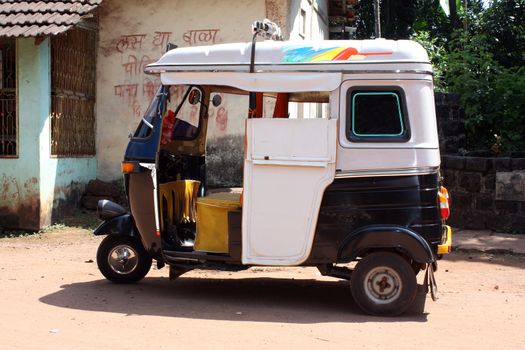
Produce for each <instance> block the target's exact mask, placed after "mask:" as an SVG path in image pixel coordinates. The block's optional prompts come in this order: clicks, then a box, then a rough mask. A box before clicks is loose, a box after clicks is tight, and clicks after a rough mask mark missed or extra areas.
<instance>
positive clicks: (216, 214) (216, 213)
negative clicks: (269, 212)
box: [194, 192, 241, 253]
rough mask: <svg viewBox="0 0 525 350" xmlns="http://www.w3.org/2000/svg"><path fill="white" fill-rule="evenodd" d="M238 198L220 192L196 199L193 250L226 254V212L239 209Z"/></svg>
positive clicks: (232, 194) (235, 195)
mask: <svg viewBox="0 0 525 350" xmlns="http://www.w3.org/2000/svg"><path fill="white" fill-rule="evenodd" d="M240 197H241V194H240V193H224V192H220V193H212V194H210V195H208V196H206V197H200V198H197V237H196V239H195V245H194V249H195V250H198V251H204V252H210V253H228V212H230V211H233V210H237V209H240V208H241V202H240Z"/></svg>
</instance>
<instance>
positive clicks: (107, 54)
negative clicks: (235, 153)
mask: <svg viewBox="0 0 525 350" xmlns="http://www.w3.org/2000/svg"><path fill="white" fill-rule="evenodd" d="M300 8H302V9H303V10H304V12H305V14H306V21H307V23H308V29H307V31H306V32H305V33H304V38H310V37H314V38H325V37H327V36H328V27H327V23H326V13H327V10H326V8H327V5H326V1H324V0H322V1H312V2H310V1H308V0H302V1H299V0H285V1H282V0H280V1H279V0H229V1H216V0H201V1H192V0H178V1H171V0H159V1H147V2H144V1H140V0H128V1H124V0H106V1H104V2H103V3H102V5H101V6H100V9H99V14H100V22H99V33H100V36H99V52H98V61H97V67H98V68H97V160H98V172H97V176H98V178H100V179H102V180H115V179H117V178H119V177H120V176H121V175H120V162H121V161H122V158H123V153H124V151H125V148H126V145H127V141H128V135H129V134H131V133H133V131H134V130H135V128H136V126H137V124H138V122H139V120H140V118H141V117H142V115H143V113H144V112H145V110H146V108H147V106H148V103H149V101H150V100H151V98H152V96H153V94H154V92H155V89H156V87H157V86H158V84H159V83H160V81H159V79H158V77H156V76H146V75H145V74H144V73H143V69H144V66H145V65H147V64H148V63H150V62H154V61H155V60H157V59H158V58H159V57H160V56H161V55H162V54H163V53H164V52H165V49H166V44H167V43H168V42H171V43H173V44H176V45H178V46H179V47H184V46H194V45H195V46H196V45H211V44H220V43H229V42H239V41H249V40H251V31H250V28H251V24H252V23H253V22H254V21H255V20H260V19H264V18H269V19H270V20H273V21H275V22H276V23H277V24H279V25H280V26H281V27H282V29H283V34H284V35H285V37H287V36H288V34H289V33H291V34H290V38H294V39H302V38H303V37H301V36H298V35H296V34H294V33H296V32H298V29H296V28H295V27H296V26H297V25H298V24H299V23H302V22H300V21H299V20H298V19H297V15H296V13H300V11H299V9H300ZM298 11H299V12H298ZM321 13H322V14H324V15H323V16H321V15H320V14H321ZM321 17H323V19H321ZM321 33H322V35H321ZM228 98H229V100H225V101H224V102H223V105H221V106H226V108H225V109H222V110H220V111H219V109H217V110H216V111H215V110H213V109H210V120H211V123H210V125H209V128H208V132H209V134H210V137H211V141H210V142H209V144H208V145H209V146H210V147H214V148H215V149H224V150H228V148H229V145H231V143H232V142H233V143H234V144H236V145H237V144H238V145H239V147H242V139H241V141H240V142H239V137H240V135H241V134H242V133H243V132H244V122H243V119H242V118H241V117H242V115H244V114H245V113H246V111H247V104H246V103H244V102H241V101H242V99H238V100H237V99H236V98H235V96H233V97H228ZM219 114H220V117H218V116H219ZM226 146H228V147H226ZM218 158H219V159H220V158H221V156H219V157H218Z"/></svg>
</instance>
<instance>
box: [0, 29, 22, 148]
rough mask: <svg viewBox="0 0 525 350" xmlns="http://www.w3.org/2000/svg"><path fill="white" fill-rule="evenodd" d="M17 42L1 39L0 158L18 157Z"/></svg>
mask: <svg viewBox="0 0 525 350" xmlns="http://www.w3.org/2000/svg"><path fill="white" fill-rule="evenodd" d="M16 112H17V111H16V42H15V39H11V38H9V39H0V158H16V157H17V156H18V118H17V113H16Z"/></svg>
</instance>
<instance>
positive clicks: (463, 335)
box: [0, 229, 525, 350]
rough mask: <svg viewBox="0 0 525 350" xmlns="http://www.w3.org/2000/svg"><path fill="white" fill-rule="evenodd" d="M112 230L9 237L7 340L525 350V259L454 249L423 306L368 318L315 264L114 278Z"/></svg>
mask: <svg viewBox="0 0 525 350" xmlns="http://www.w3.org/2000/svg"><path fill="white" fill-rule="evenodd" d="M100 240H101V238H99V237H93V236H91V235H90V233H89V231H86V230H81V229H66V230H59V231H56V232H50V233H45V234H41V235H38V236H30V237H19V238H2V239H0V266H1V267H0V268H1V271H0V293H1V294H0V295H1V297H0V312H1V314H0V349H189V348H196V349H226V348H227V349H282V348H287V349H290V350H291V349H301V348H315V349H335V348H338V349H341V348H343V347H344V348H349V349H367V348H368V349H376V348H380V347H381V348H385V347H387V348H391V349H436V348H447V349H525V331H524V329H523V325H524V324H525V273H524V272H525V270H524V269H525V258H524V257H516V256H490V255H480V254H476V253H471V254H459V253H455V254H452V255H451V256H449V257H448V258H447V259H446V260H442V261H441V262H440V266H439V271H438V272H437V274H436V278H437V281H438V285H439V287H440V299H439V300H438V301H437V302H432V301H431V300H430V297H427V302H426V307H425V312H424V313H423V314H408V315H405V316H402V317H398V318H380V317H371V316H366V315H363V314H362V313H361V312H360V310H359V309H358V307H357V306H356V305H355V304H354V302H353V300H352V297H351V295H350V291H349V285H348V282H346V281H339V280H337V279H334V278H328V277H322V276H320V274H319V273H318V272H317V270H316V269H313V268H286V269H275V268H256V269H250V270H247V271H243V272H236V273H229V272H210V271H193V272H190V273H188V274H186V275H184V276H183V277H181V278H179V279H178V280H176V281H174V282H170V281H169V279H168V278H167V275H168V271H167V269H162V270H156V269H152V271H151V272H150V273H149V274H148V276H147V277H146V278H145V279H144V280H143V281H142V282H141V283H139V284H136V285H115V284H111V283H110V282H108V281H106V280H105V279H103V277H102V275H101V274H100V273H99V271H98V269H97V266H96V263H94V262H93V260H95V254H96V249H97V247H98V243H99V242H100Z"/></svg>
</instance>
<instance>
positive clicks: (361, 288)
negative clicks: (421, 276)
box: [350, 252, 417, 316]
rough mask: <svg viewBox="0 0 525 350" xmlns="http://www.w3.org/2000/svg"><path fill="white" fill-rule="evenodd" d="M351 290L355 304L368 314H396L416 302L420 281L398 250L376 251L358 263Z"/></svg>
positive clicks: (352, 277)
mask: <svg viewBox="0 0 525 350" xmlns="http://www.w3.org/2000/svg"><path fill="white" fill-rule="evenodd" d="M350 289H351V291H352V296H353V297H354V300H355V302H356V304H357V305H358V306H359V307H360V308H361V309H362V310H363V311H364V312H366V313H367V314H370V315H376V316H397V315H400V314H402V313H403V312H405V311H406V310H407V309H408V308H409V307H410V306H411V305H412V303H413V302H414V299H415V298H416V293H417V280H416V275H415V273H414V270H413V268H412V266H411V265H410V264H409V263H408V262H407V261H406V259H405V258H403V257H402V256H400V255H398V254H395V253H390V252H377V253H372V254H370V255H367V256H365V257H364V258H363V260H361V261H359V262H358V263H357V265H356V267H355V269H354V271H353V272H352V276H351V279H350Z"/></svg>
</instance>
